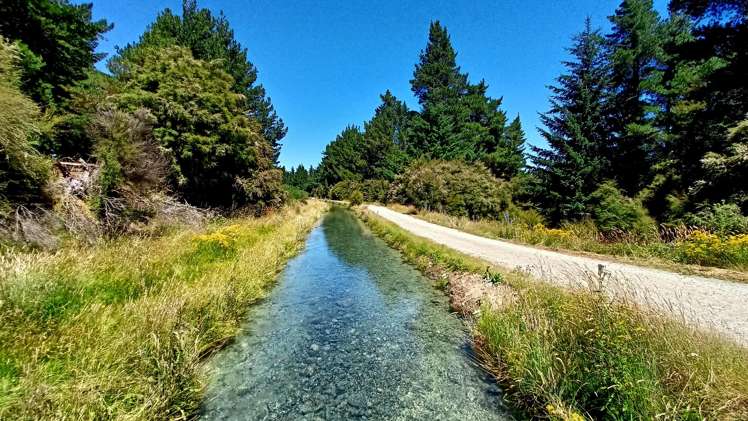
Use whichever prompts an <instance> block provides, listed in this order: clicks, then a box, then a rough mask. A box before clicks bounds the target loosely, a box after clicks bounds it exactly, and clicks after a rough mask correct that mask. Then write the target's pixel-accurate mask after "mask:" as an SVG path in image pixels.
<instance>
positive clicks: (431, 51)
mask: <svg viewBox="0 0 748 421" xmlns="http://www.w3.org/2000/svg"><path fill="white" fill-rule="evenodd" d="M456 59H457V52H455V50H454V48H453V47H452V42H451V41H450V39H449V34H448V33H447V29H446V28H444V27H443V26H442V25H441V23H439V21H434V22H431V26H430V27H429V40H428V44H427V45H426V49H425V50H423V51H421V55H420V62H419V63H418V64H416V68H415V70H414V71H413V79H412V80H411V81H410V84H411V89H412V90H413V93H414V94H415V96H416V97H417V98H418V102H419V103H420V104H421V105H423V106H426V105H427V104H429V103H432V104H433V103H440V102H443V101H446V100H448V99H454V98H457V97H459V96H461V95H464V94H465V93H466V91H467V85H468V82H467V75H465V74H462V73H460V67H459V66H457V60H456Z"/></svg>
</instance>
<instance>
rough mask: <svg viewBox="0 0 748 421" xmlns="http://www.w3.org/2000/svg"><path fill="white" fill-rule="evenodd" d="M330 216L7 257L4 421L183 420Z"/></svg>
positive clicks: (1, 336)
mask: <svg viewBox="0 0 748 421" xmlns="http://www.w3.org/2000/svg"><path fill="white" fill-rule="evenodd" d="M326 209H327V205H326V204H324V203H322V202H319V201H310V202H308V203H307V204H303V205H302V204H295V205H289V206H288V207H286V208H285V209H283V210H280V211H277V212H276V213H273V214H271V215H268V216H265V217H262V218H233V219H228V220H223V221H220V222H215V223H212V224H211V225H210V226H209V227H207V228H206V229H205V230H203V231H201V232H194V231H191V230H179V231H176V232H173V233H170V234H167V235H164V236H162V237H158V238H133V237H128V238H120V239H117V240H114V241H111V242H108V243H106V244H104V245H101V246H98V247H95V248H94V247H80V248H74V247H66V248H63V249H62V250H60V251H58V252H56V253H53V254H50V253H16V254H13V253H7V254H4V255H0V320H2V325H1V326H0V344H2V347H0V419H58V418H59V419H63V418H64V419H186V418H192V417H193V416H194V415H195V414H196V411H197V410H198V409H199V405H200V399H201V395H202V390H203V382H204V380H205V379H204V378H203V377H202V374H201V362H202V361H203V360H204V359H205V358H206V357H207V356H209V355H210V354H211V353H213V352H214V351H215V350H217V349H219V348H221V347H222V346H223V345H225V344H226V343H227V342H229V341H230V340H231V339H232V338H233V337H234V335H235V334H236V333H237V331H238V328H239V326H240V325H241V323H242V322H243V321H244V319H245V317H246V310H247V307H248V306H249V305H250V304H252V303H253V302H256V301H257V300H259V299H261V298H262V297H263V296H264V295H265V294H266V293H267V290H268V288H269V287H270V286H271V285H272V283H273V281H274V280H275V279H276V276H277V273H278V272H279V271H280V270H281V268H282V267H283V265H284V263H285V262H286V261H287V259H289V258H290V257H291V256H292V255H294V254H295V253H296V252H297V251H298V250H299V248H300V247H301V245H302V244H303V242H304V239H305V237H306V234H307V233H308V231H309V230H310V229H311V227H312V226H313V225H314V224H315V222H316V221H317V220H318V219H319V217H320V216H321V214H322V213H323V212H324V211H325V210H326Z"/></svg>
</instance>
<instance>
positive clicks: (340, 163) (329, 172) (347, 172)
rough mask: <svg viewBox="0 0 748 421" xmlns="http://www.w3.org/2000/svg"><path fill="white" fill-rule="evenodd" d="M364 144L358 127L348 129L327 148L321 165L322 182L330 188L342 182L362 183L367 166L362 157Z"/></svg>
mask: <svg viewBox="0 0 748 421" xmlns="http://www.w3.org/2000/svg"><path fill="white" fill-rule="evenodd" d="M363 142H364V135H363V133H361V130H360V129H359V128H358V127H356V126H348V127H346V128H345V129H344V130H343V131H342V132H341V133H340V134H339V135H338V136H337V137H336V138H335V140H333V141H332V142H330V143H329V144H328V145H327V147H325V152H324V153H323V154H322V162H321V163H320V165H319V177H320V181H321V182H322V183H323V184H325V185H326V186H328V187H329V186H333V185H334V184H336V183H338V182H340V181H361V180H362V178H363V176H362V174H364V171H365V169H366V165H367V163H366V161H365V160H364V159H363V156H362V150H363Z"/></svg>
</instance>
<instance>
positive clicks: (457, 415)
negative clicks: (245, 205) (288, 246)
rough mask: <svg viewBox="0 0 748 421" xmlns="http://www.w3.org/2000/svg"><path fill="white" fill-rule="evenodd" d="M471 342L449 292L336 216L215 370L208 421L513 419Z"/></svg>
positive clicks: (346, 216) (345, 216) (347, 217)
mask: <svg viewBox="0 0 748 421" xmlns="http://www.w3.org/2000/svg"><path fill="white" fill-rule="evenodd" d="M467 340H468V335H467V332H466V331H465V328H464V326H463V324H462V322H461V321H460V320H459V319H458V318H456V317H455V316H454V315H452V314H450V313H449V311H448V305H447V302H446V298H445V297H444V294H442V293H441V292H439V291H435V290H434V289H433V288H432V287H431V286H430V285H429V283H428V282H427V281H426V280H425V279H423V278H422V276H421V275H420V274H419V273H418V272H417V271H416V270H415V269H413V268H412V267H410V266H408V265H407V264H405V263H403V262H402V261H401V259H400V257H399V255H398V253H397V252H395V251H394V250H392V249H390V248H389V247H388V246H387V245H386V244H384V242H382V241H381V240H379V239H377V238H375V237H373V236H372V235H371V234H370V233H369V232H368V231H366V230H365V228H364V227H363V226H362V225H361V223H360V222H359V221H357V220H356V219H355V217H354V216H352V215H351V214H350V213H349V212H347V211H345V210H342V209H334V210H333V211H331V212H330V213H328V214H327V216H326V217H325V219H324V221H323V223H322V225H321V226H320V227H317V228H316V229H315V230H314V231H312V233H311V234H310V236H309V239H308V242H307V246H306V248H305V249H304V251H303V252H302V253H301V254H300V255H299V256H298V257H296V258H295V259H293V260H291V261H290V262H289V264H288V267H287V268H286V270H285V271H284V272H283V274H282V276H281V279H280V283H279V285H278V286H277V287H276V288H275V289H274V290H273V292H272V293H271V295H270V297H269V298H268V299H267V300H266V301H265V302H264V303H262V304H260V305H258V306H256V307H254V308H253V309H252V310H251V311H250V313H249V322H248V324H247V326H246V327H245V333H244V334H243V335H242V336H240V337H239V338H238V339H237V341H236V343H234V344H233V345H232V346H231V347H229V348H228V349H227V350H225V351H224V352H222V353H221V354H220V355H219V356H218V357H217V358H216V359H215V360H214V361H213V362H212V364H213V373H212V378H211V383H210V385H209V387H208V392H207V398H206V401H205V405H204V408H203V418H205V419H217V420H218V419H220V420H223V419H232V420H239V419H241V420H255V419H258V420H259V419H271V420H276V419H277V420H281V419H282V420H297V419H309V420H315V419H316V420H338V419H339V420H348V419H357V418H361V419H393V420H396V419H408V420H423V419H431V420H481V421H488V420H498V419H507V418H509V417H508V415H506V414H505V412H504V411H503V409H502V403H501V396H500V393H499V390H498V388H497V387H496V385H495V384H494V383H492V382H491V381H489V379H488V378H487V377H486V375H485V374H484V373H483V372H482V371H481V370H480V369H478V368H477V367H476V366H475V364H474V363H473V362H472V360H471V358H470V355H469V346H468V343H467Z"/></svg>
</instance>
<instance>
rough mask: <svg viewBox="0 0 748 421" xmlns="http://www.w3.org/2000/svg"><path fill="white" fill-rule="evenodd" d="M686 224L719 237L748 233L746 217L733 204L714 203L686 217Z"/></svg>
mask: <svg viewBox="0 0 748 421" xmlns="http://www.w3.org/2000/svg"><path fill="white" fill-rule="evenodd" d="M685 219H686V223H688V224H689V225H694V226H697V227H699V228H701V229H703V230H706V231H710V232H714V233H716V234H720V235H729V234H743V233H748V216H745V215H743V213H742V212H741V211H740V207H738V205H736V204H734V203H724V202H722V203H714V204H707V205H705V206H703V207H702V208H701V209H700V210H699V211H698V212H696V213H695V214H688V215H687V216H686V218H685Z"/></svg>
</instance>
